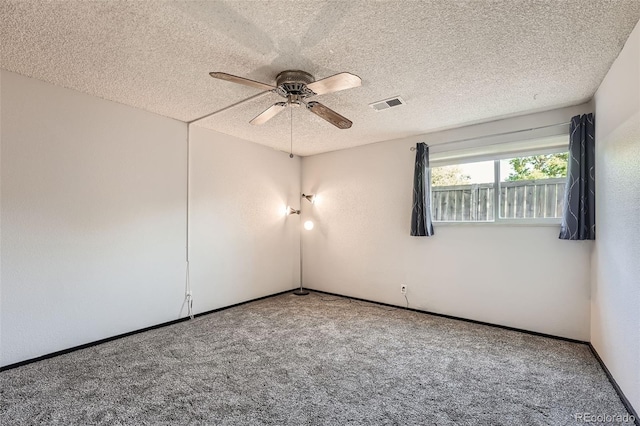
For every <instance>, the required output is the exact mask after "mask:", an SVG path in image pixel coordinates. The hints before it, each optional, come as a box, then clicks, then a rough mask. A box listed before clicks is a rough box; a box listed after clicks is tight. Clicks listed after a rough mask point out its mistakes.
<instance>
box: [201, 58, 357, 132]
mask: <svg viewBox="0 0 640 426" xmlns="http://www.w3.org/2000/svg"><path fill="white" fill-rule="evenodd" d="M209 75H210V76H211V77H213V78H217V79H220V80H225V81H229V82H232V83H237V84H242V85H245V86H249V87H254V88H256V89H261V90H268V91H271V92H273V93H276V94H278V95H280V96H282V97H283V98H285V99H286V102H276V103H275V104H273V105H271V106H270V107H269V108H267V109H266V110H265V111H263V112H262V113H260V114H258V115H257V116H256V117H255V118H253V120H251V121H250V123H251V124H253V125H261V124H264V123H266V122H267V121H269V120H270V119H272V118H273V117H275V116H276V115H278V114H279V113H281V112H282V111H284V110H285V109H286V108H287V107H299V106H301V105H304V106H306V108H307V109H308V110H309V111H311V112H312V113H314V114H315V115H317V116H318V117H320V118H322V119H324V120H326V121H327V122H329V123H331V124H333V125H334V126H336V127H337V128H339V129H348V128H350V127H351V126H352V124H353V123H352V122H351V120H349V119H348V118H346V117H344V116H342V115H340V114H338V113H337V112H335V111H334V110H332V109H331V108H328V107H327V106H325V105H323V104H321V103H320V102H317V101H309V102H307V101H306V99H307V98H310V97H312V96H318V95H324V94H326V93H333V92H338V91H341V90H346V89H351V88H354V87H358V86H360V85H361V84H362V80H361V79H360V77H358V76H357V75H354V74H351V73H348V72H342V73H339V74H336V75H332V76H330V77H327V78H323V79H321V80H318V81H316V80H315V79H314V78H313V76H312V75H311V74H309V73H308V72H305V71H300V70H287V71H282V72H281V73H280V74H278V76H277V77H276V85H275V86H272V85H269V84H266V83H261V82H259V81H254V80H250V79H248V78H244V77H238V76H236V75H232V74H227V73H224V72H211V73H209Z"/></svg>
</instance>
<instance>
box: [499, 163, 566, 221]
mask: <svg viewBox="0 0 640 426" xmlns="http://www.w3.org/2000/svg"><path fill="white" fill-rule="evenodd" d="M566 176H567V153H566V152H562V153H558V154H546V155H534V156H528V157H516V158H511V159H506V160H500V213H499V214H500V218H504V219H542V218H560V217H562V205H563V203H564V191H565V185H566Z"/></svg>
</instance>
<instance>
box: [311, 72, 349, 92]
mask: <svg viewBox="0 0 640 426" xmlns="http://www.w3.org/2000/svg"><path fill="white" fill-rule="evenodd" d="M361 84H362V80H360V77H358V76H357V75H354V74H351V73H349V72H341V73H340V74H336V75H332V76H331V77H327V78H323V79H322V80H318V81H314V82H313V83H309V84H307V87H308V88H309V89H311V90H313V91H314V92H315V94H316V95H324V94H325V93H333V92H338V91H340V90H345V89H351V88H354V87H358V86H360V85H361Z"/></svg>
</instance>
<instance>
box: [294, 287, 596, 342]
mask: <svg viewBox="0 0 640 426" xmlns="http://www.w3.org/2000/svg"><path fill="white" fill-rule="evenodd" d="M305 289H307V290H310V291H314V292H316V293H324V294H328V295H331V296H338V297H344V298H347V299H353V300H359V301H361V302H368V303H375V304H376V305H381V306H389V307H392V308H398V309H404V310H407V311H412V312H420V313H422V314H427V315H433V316H436V317H442V318H448V319H452V320H457V321H464V322H470V323H472V324H479V325H487V326H489V327H496V328H502V329H504V330H511V331H517V332H519V333H525V334H531V335H533V336H540V337H548V338H550V339H555V340H563V341H565V342H571V343H581V344H583V345H588V344H589V342H585V341H584V340H577V339H571V338H569V337H562V336H554V335H553V334H546V333H540V332H537V331H531V330H525V329H523V328H516V327H509V326H507V325H500V324H493V323H490V322H484V321H477V320H472V319H468V318H462V317H456V316H453V315H447V314H439V313H437V312H431V311H425V310H422V309H415V308H407V307H406V306H400V305H391V304H389V303H384V302H376V301H374V300H367V299H360V298H359V297H352V296H345V295H343V294H337V293H331V292H328V291H322V290H315V289H312V288H308V287H305Z"/></svg>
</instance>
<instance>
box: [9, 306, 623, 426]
mask: <svg viewBox="0 0 640 426" xmlns="http://www.w3.org/2000/svg"><path fill="white" fill-rule="evenodd" d="M585 412H586V413H591V414H597V415H618V414H620V415H624V414H627V412H626V410H625V409H624V407H623V405H622V403H621V402H620V400H619V398H618V396H617V395H616V393H615V391H614V390H613V388H612V386H611V384H610V383H609V382H608V380H607V378H606V376H605V374H604V372H603V371H602V369H601V368H600V366H599V365H598V363H597V361H596V360H595V358H594V357H593V355H592V354H591V352H590V351H589V348H588V347H587V346H585V345H582V344H576V343H569V342H564V341H560V340H555V339H549V338H544V337H537V336H532V335H528V334H524V333H519V332H515V331H509V330H503V329H500V328H495V327H488V326H482V325H476V324H470V323H467V322H463V321H456V320H450V319H445V318H440V317H435V316H431V315H426V314H421V313H416V312H411V311H406V310H401V309H394V308H388V307H384V306H379V305H375V304H369V303H365V302H357V301H352V300H349V299H346V298H338V297H333V296H327V295H324V294H319V293H312V294H311V295H309V296H305V297H298V296H294V295H292V294H285V295H280V296H276V297H272V298H268V299H264V300H261V301H257V302H252V303H249V304H245V305H242V306H238V307H235V308H231V309H227V310H224V311H220V312H217V313H213V314H210V315H206V316H202V317H199V318H196V319H195V320H192V321H188V322H183V323H179V324H176V325H172V326H169V327H164V328H161V329H157V330H153V331H149V332H145V333H142V334H137V335H134V336H130V337H126V338H123V339H119V340H115V341H112V342H109V343H105V344H102V345H99V346H94V347H91V348H88V349H84V350H80V351H76V352H73V353H69V354H66V355H62V356H59V357H55V358H51V359H48V360H44V361H40V362H37V363H33V364H29V365H26V366H23V367H19V368H16V369H12V370H7V371H4V372H2V373H0V424H2V425H25V424H63V425H88V424H112V425H144V424H149V425H168V424H172V425H173V424H177V425H183V424H184V425H199V424H207V425H209V424H211V425H265V424H268V425H483V426H484V425H509V426H512V425H574V424H582V422H581V421H579V420H576V419H575V417H574V415H575V414H576V413H585ZM589 424H598V423H597V422H596V423H594V422H592V423H589ZM619 424H624V423H619ZM627 424H631V423H627Z"/></svg>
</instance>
